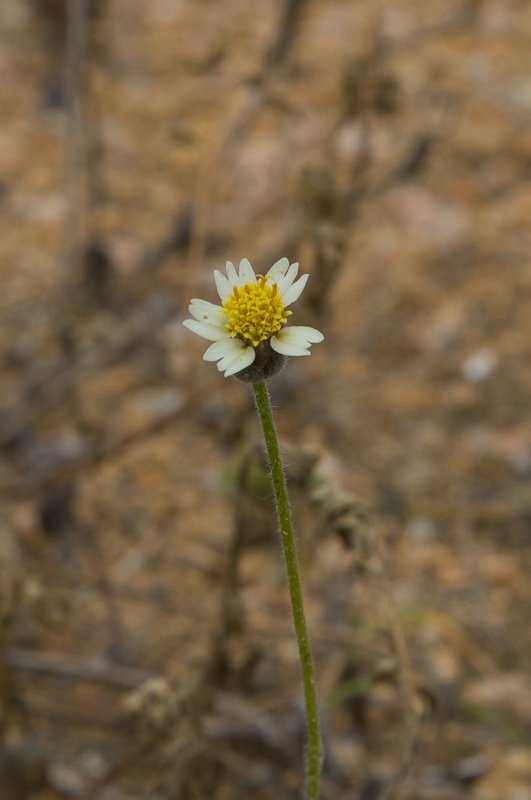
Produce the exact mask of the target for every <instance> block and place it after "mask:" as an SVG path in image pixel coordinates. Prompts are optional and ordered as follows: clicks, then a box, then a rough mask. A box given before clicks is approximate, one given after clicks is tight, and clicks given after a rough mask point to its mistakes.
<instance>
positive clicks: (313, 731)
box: [253, 381, 321, 800]
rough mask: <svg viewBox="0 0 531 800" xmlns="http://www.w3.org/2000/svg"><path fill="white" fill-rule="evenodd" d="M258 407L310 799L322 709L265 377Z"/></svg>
mask: <svg viewBox="0 0 531 800" xmlns="http://www.w3.org/2000/svg"><path fill="white" fill-rule="evenodd" d="M253 391H254V397H255V400H256V408H257V410H258V415H259V417H260V422H261V423H262V430H263V432H264V439H265V443H266V448H267V455H268V458H269V466H270V469H271V477H272V480H273V487H274V490H275V499H276V505H277V514H278V521H279V525H280V538H281V542H282V549H283V552H284V561H285V564H286V572H287V576H288V585H289V593H290V599H291V609H292V612H293V621H294V624H295V634H296V637H297V645H298V648H299V659H300V664H301V671H302V681H303V686H304V701H305V706H306V728H307V753H306V797H307V800H319V782H320V773H321V742H320V731H319V712H318V705H317V693H316V689H315V671H314V666H313V659H312V653H311V650H310V642H309V639H308V630H307V627H306V618H305V616H304V604H303V599H302V588H301V578H300V571H299V562H298V558H297V546H296V543H295V531H294V527H293V521H292V519H291V511H290V507H289V498H288V490H287V486H286V477H285V475H284V468H283V466H282V461H281V458H280V449H279V445H278V437H277V431H276V428H275V421H274V419H273V412H272V410H271V402H270V400H269V392H268V389H267V385H266V383H265V381H259V382H257V383H253Z"/></svg>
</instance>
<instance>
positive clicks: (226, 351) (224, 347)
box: [203, 338, 241, 361]
mask: <svg viewBox="0 0 531 800" xmlns="http://www.w3.org/2000/svg"><path fill="white" fill-rule="evenodd" d="M240 351H241V343H240V342H239V341H238V339H232V338H231V339H221V340H220V341H219V342H214V344H211V345H210V347H208V348H207V349H206V350H205V352H204V353H203V359H204V360H205V361H219V359H220V358H225V357H226V356H230V355H231V354H232V355H234V356H236V355H239V354H240Z"/></svg>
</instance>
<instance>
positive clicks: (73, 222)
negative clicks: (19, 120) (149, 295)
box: [64, 0, 90, 285]
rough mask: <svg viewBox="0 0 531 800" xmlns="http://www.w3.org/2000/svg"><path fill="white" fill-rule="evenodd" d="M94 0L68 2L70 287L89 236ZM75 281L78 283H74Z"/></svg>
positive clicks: (67, 238)
mask: <svg viewBox="0 0 531 800" xmlns="http://www.w3.org/2000/svg"><path fill="white" fill-rule="evenodd" d="M89 15H90V0H68V4H67V21H66V42H65V64H64V83H65V92H66V102H67V117H66V130H65V199H66V210H65V223H64V264H65V271H66V278H67V283H68V284H70V285H71V282H72V272H73V271H74V270H75V269H77V268H78V266H79V260H80V258H81V257H82V254H83V250H84V248H85V245H86V242H87V236H88V187H87V180H88V164H87V143H86V126H87V99H86V95H87V79H88V59H89V28H90V25H89ZM74 280H75V279H74Z"/></svg>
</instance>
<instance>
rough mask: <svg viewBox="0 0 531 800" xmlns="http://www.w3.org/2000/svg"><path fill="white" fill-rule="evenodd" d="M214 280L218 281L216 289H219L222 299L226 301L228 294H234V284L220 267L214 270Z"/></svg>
mask: <svg viewBox="0 0 531 800" xmlns="http://www.w3.org/2000/svg"><path fill="white" fill-rule="evenodd" d="M214 280H215V281H216V289H217V290H218V294H219V297H220V300H223V302H225V300H226V299H227V298H228V296H229V295H230V294H232V286H231V284H230V282H229V281H228V280H227V278H226V277H225V275H223V273H221V272H220V271H219V269H215V270H214Z"/></svg>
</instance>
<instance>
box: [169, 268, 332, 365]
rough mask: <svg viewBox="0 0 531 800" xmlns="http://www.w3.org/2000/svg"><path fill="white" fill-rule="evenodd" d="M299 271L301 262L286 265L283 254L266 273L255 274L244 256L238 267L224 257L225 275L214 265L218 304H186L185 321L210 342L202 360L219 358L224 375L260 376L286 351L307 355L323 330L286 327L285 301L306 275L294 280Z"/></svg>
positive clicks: (296, 291)
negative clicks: (188, 315) (219, 302)
mask: <svg viewBox="0 0 531 800" xmlns="http://www.w3.org/2000/svg"><path fill="white" fill-rule="evenodd" d="M298 270H299V265H298V264H291V265H290V263H289V260H288V259H287V258H281V259H280V261H277V262H276V264H273V266H272V267H271V269H270V270H269V271H268V272H267V273H266V275H256V274H255V272H254V270H253V268H252V266H251V264H250V262H249V261H248V259H246V258H243V259H242V260H241V261H240V268H239V271H238V272H237V271H236V268H235V266H234V264H233V263H232V262H231V261H227V265H226V271H227V277H225V275H223V273H222V272H220V271H219V270H217V269H216V270H214V280H215V282H216V287H217V290H218V294H219V297H220V300H221V305H215V304H214V303H209V302H208V301H207V300H198V299H194V300H192V302H191V303H190V306H189V311H190V314H191V315H192V317H193V318H194V319H186V320H185V321H184V323H183V324H184V325H185V326H186V327H187V328H188V329H189V330H191V331H193V332H194V333H197V334H198V335H199V336H202V337H203V338H204V339H208V340H209V341H211V342H213V344H211V345H210V347H209V348H208V349H207V350H206V351H205V353H204V355H203V358H204V359H205V361H217V362H218V364H217V367H218V369H219V371H220V372H224V373H225V377H226V378H227V377H229V375H236V374H238V377H244V378H245V379H247V380H260V379H261V378H263V377H269V376H270V375H272V374H274V372H277V371H278V369H279V368H280V366H281V364H282V363H283V361H284V356H309V355H310V346H311V345H312V344H313V343H315V342H322V341H323V339H324V336H323V334H322V333H321V332H320V331H318V330H316V329H315V328H310V327H308V326H306V325H287V326H286V322H287V320H288V317H289V316H291V314H292V312H291V311H290V310H289V309H288V306H290V305H291V304H292V303H294V302H295V300H297V299H298V298H299V297H300V295H301V293H302V291H303V289H304V287H305V286H306V281H307V280H308V275H301V276H300V277H299V278H298V279H297V280H295V278H296V277H297V272H298ZM251 365H253V366H252V367H251ZM239 373H241V376H240V374H239Z"/></svg>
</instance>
